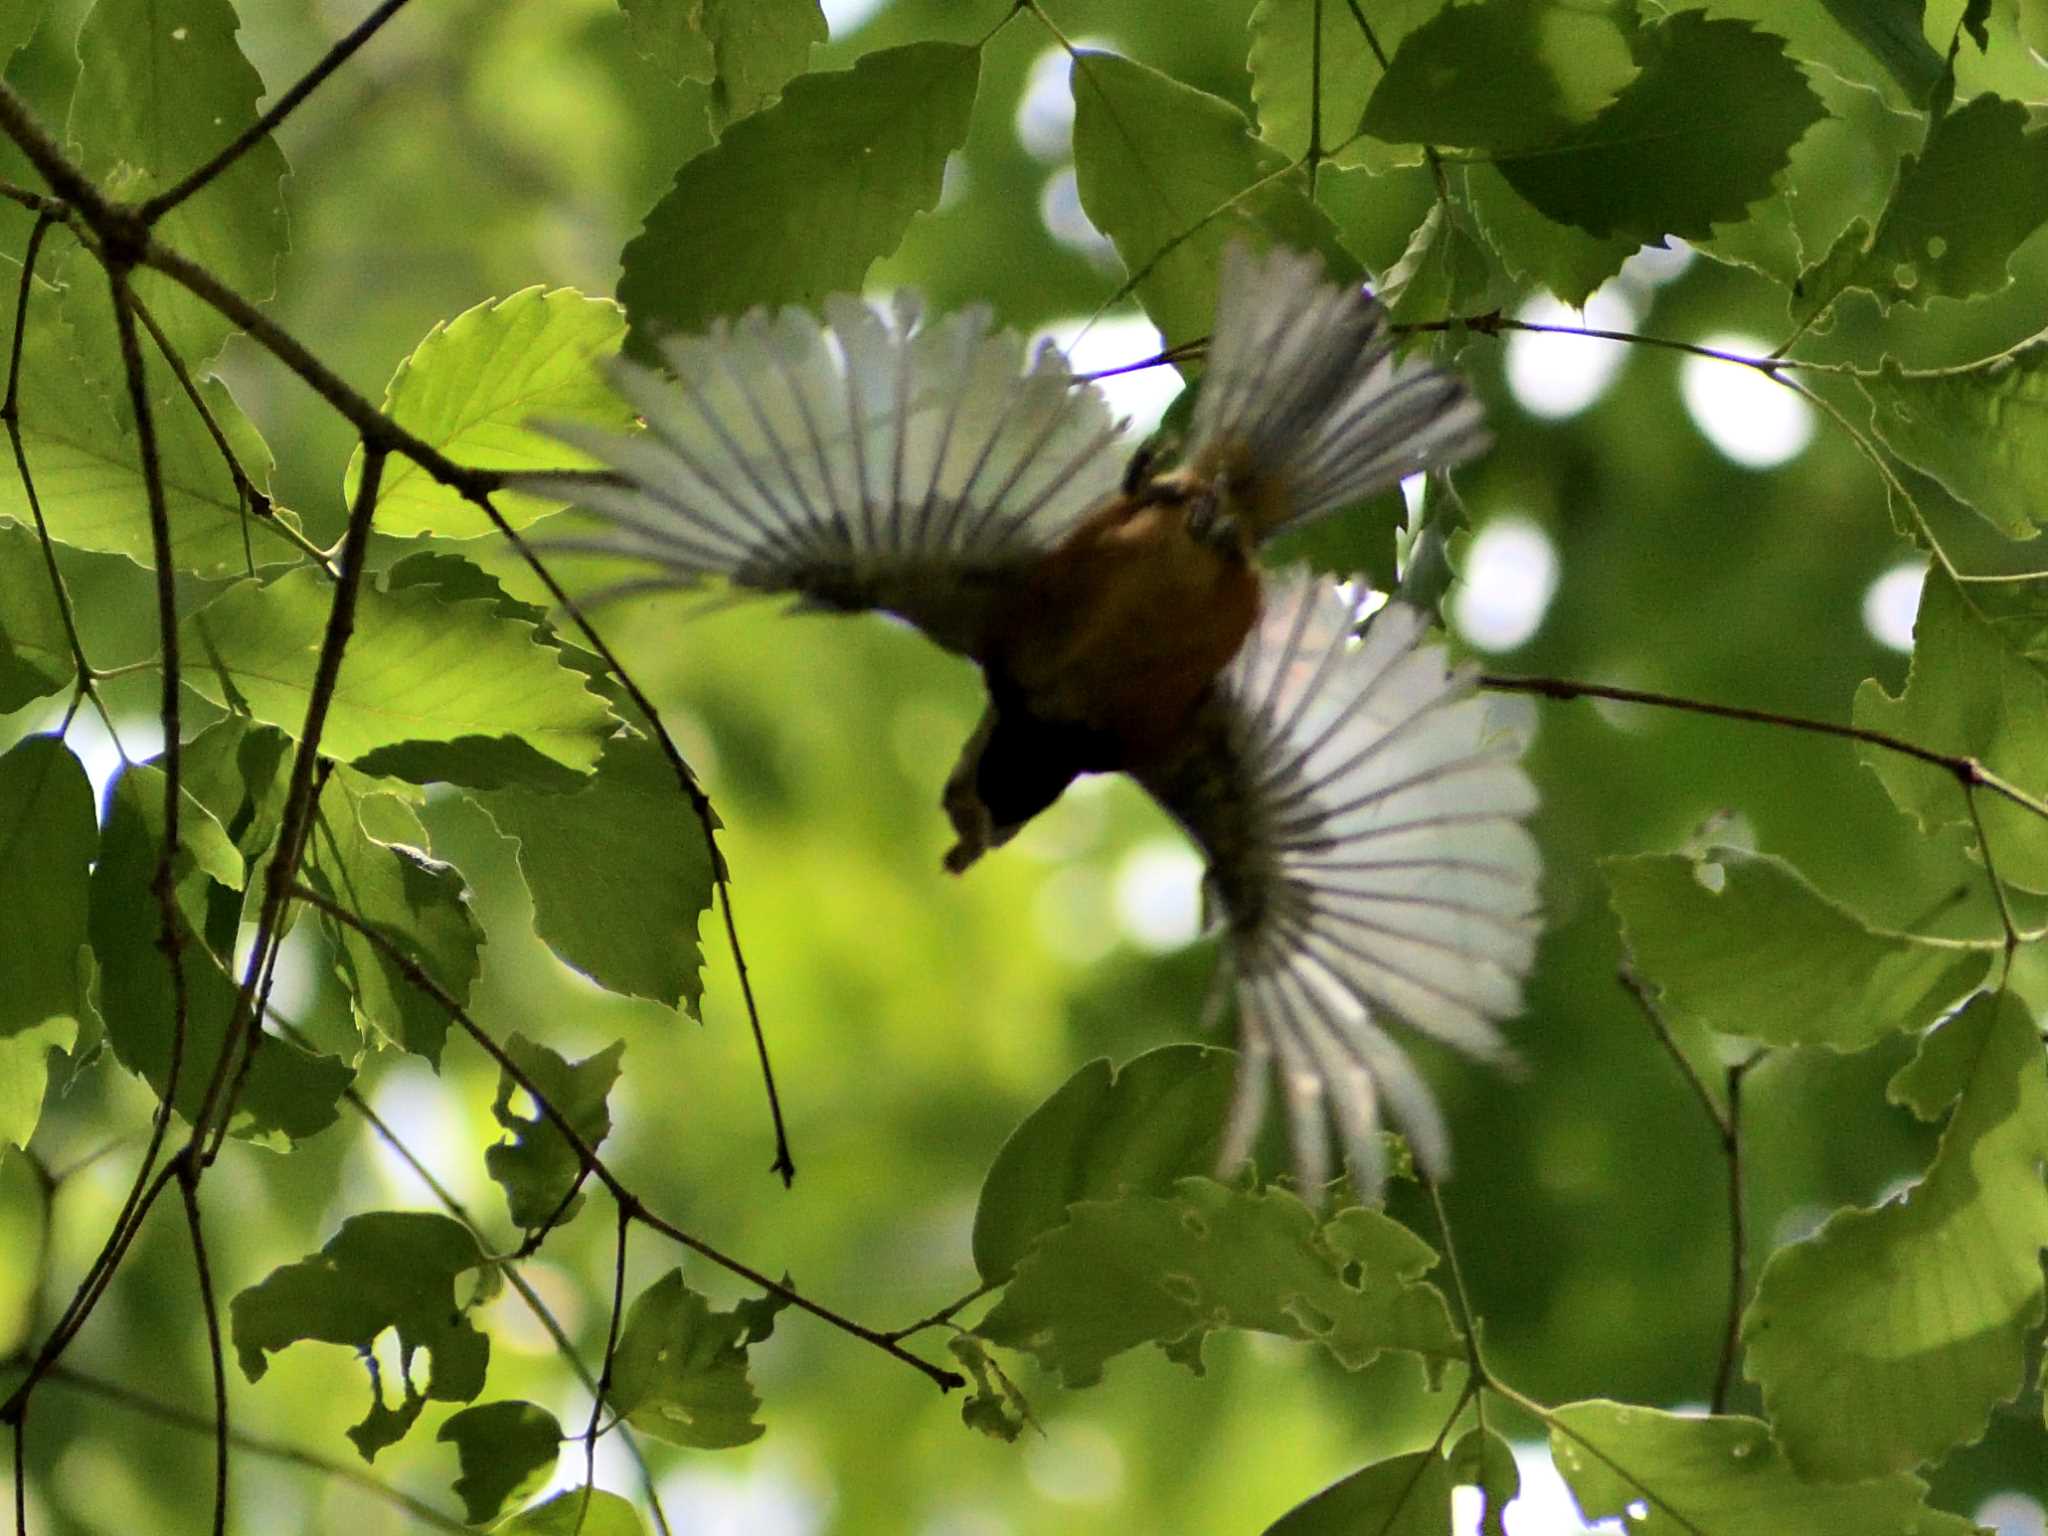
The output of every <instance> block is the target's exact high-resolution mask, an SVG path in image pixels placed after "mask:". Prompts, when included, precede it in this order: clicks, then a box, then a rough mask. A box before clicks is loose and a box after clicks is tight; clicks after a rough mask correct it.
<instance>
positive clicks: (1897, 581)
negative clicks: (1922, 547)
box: [1863, 560, 1927, 651]
mask: <svg viewBox="0 0 2048 1536" xmlns="http://www.w3.org/2000/svg"><path fill="white" fill-rule="evenodd" d="M1926 581H1927V566H1926V563H1925V562H1924V561H1920V560H1902V561H1900V562H1899V563H1898V564H1897V565H1895V566H1893V567H1892V568H1891V569H1890V570H1888V571H1886V572H1885V573H1884V574H1883V575H1882V576H1880V577H1878V578H1877V580H1875V581H1873V582H1872V583H1871V584H1870V586H1869V588H1868V589H1867V590H1865V592H1864V594H1863V627H1864V628H1865V629H1867V630H1869V631H1870V638H1871V639H1873V640H1875V641H1876V642H1877V643H1878V644H1879V645H1884V646H1889V647H1891V649H1893V650H1895V651H1910V650H1912V649H1913V620H1914V619H1915V618H1916V617H1917V616H1918V615H1919V612H1920V588H1921V587H1922V586H1923V585H1925V584H1926Z"/></svg>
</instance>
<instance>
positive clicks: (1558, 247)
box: [1464, 165, 1641, 309]
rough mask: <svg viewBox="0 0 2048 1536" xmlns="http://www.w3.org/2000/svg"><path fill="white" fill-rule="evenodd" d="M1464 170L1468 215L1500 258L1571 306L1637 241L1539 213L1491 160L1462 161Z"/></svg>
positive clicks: (1578, 305) (1589, 294)
mask: <svg viewBox="0 0 2048 1536" xmlns="http://www.w3.org/2000/svg"><path fill="white" fill-rule="evenodd" d="M1464 176H1465V187H1466V195H1467V197H1468V199H1469V201H1470V203H1471V208H1472V216H1473V219H1474V220H1475V221H1476V222H1477V224H1478V226H1479V229H1480V230H1481V231H1482V232H1483V233H1484V234H1485V236H1486V243H1487V244H1488V245H1490V246H1491V247H1493V249H1494V250H1495V251H1496V252H1497V253H1498V254H1499V256H1500V259H1501V262H1502V264H1503V265H1504V266H1506V267H1507V269H1508V270H1509V271H1510V272H1512V273H1514V274H1515V275H1516V276H1517V277H1519V278H1521V279H1522V281H1524V282H1528V283H1540V284H1542V285H1543V286H1544V287H1545V288H1548V289H1549V290H1550V291H1551V292H1552V293H1554V294H1556V295H1557V296H1558V298H1560V299H1562V300H1563V301H1564V302H1565V303H1567V304H1570V305H1571V306H1573V307H1574V308H1578V309H1583V308H1584V307H1585V303H1586V300H1588V299H1590V298H1591V297H1592V296H1593V290H1594V289H1596V288H1598V287H1599V286H1600V285H1601V284H1602V283H1604V282H1606V281H1607V279H1609V278H1610V277H1612V276H1614V274H1615V273H1617V272H1619V271H1620V270H1621V266H1622V263H1623V262H1625V261H1627V260H1628V259H1629V257H1631V256H1633V255H1634V254H1635V253H1636V250H1637V248H1638V246H1639V245H1640V244H1641V242H1639V241H1637V240H1635V239H1633V238H1631V237H1629V236H1627V235H1611V236H1607V237H1604V238H1603V237H1601V236H1598V235H1589V234H1587V233H1586V232H1585V231H1584V230H1583V229H1574V228H1573V227H1572V226H1571V225H1569V224H1561V223H1559V222H1558V221H1557V220H1555V219H1553V218H1551V217H1549V216H1548V215H1547V214H1544V213H1539V212H1538V211H1537V210H1536V209H1535V208H1534V207H1532V206H1531V205H1530V203H1529V200H1528V199H1527V198H1525V197H1523V196H1522V194H1521V193H1519V192H1517V191H1516V190H1515V189H1514V188H1513V187H1511V186H1509V185H1508V181H1507V178H1506V177H1504V176H1502V175H1501V173H1500V172H1499V171H1498V170H1496V169H1495V168H1494V167H1492V166H1490V165H1470V166H1466V167H1465V170H1464Z"/></svg>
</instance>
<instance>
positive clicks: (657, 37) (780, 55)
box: [619, 0, 826, 128]
mask: <svg viewBox="0 0 2048 1536" xmlns="http://www.w3.org/2000/svg"><path fill="white" fill-rule="evenodd" d="M619 5H620V9H621V10H623V11H624V12H625V13H626V30H627V33H628V35H629V36H630V37H631V38H632V39H633V48H634V51H635V52H637V53H639V54H641V55H643V56H644V57H646V58H647V59H649V60H651V61H652V62H653V63H654V65H655V67H656V68H657V69H659V70H661V72H662V73H663V74H665V75H667V76H668V77H669V78H670V79H671V80H708V81H710V82H711V104H710V105H711V122H712V126H713V127H716V128H723V127H724V126H725V124H727V123H729V122H731V121H733V120H734V119H735V118H741V117H746V116H748V115H749V114H751V113H754V112H758V111H760V110H761V108H763V107H765V106H766V105H768V103H770V102H771V101H773V100H774V99H775V98H776V97H777V96H778V95H780V94H781V92H782V88H783V86H785V85H786V84H788V83H789V81H790V80H791V79H792V78H794V77H795V76H797V75H800V74H802V73H803V72H804V69H805V67H806V66H807V65H808V64H809V62H810V57H811V45H812V44H813V43H822V42H824V41H825V33H826V27H825V17H824V13H823V12H821V11H820V10H819V9H818V0H619Z"/></svg>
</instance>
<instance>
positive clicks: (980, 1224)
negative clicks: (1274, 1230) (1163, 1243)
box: [974, 1045, 1237, 1285]
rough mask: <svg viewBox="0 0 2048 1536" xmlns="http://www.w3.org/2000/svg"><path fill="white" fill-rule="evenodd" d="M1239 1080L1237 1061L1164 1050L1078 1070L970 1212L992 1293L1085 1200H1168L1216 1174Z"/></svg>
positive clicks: (1035, 1114)
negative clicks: (1186, 1184)
mask: <svg viewBox="0 0 2048 1536" xmlns="http://www.w3.org/2000/svg"><path fill="white" fill-rule="evenodd" d="M1236 1080H1237V1053H1236V1052H1234V1051H1225V1050H1219V1049H1217V1048H1215V1047H1214V1046H1206V1045H1164V1046H1161V1047H1160V1048H1159V1049H1158V1050H1155V1051H1147V1052H1146V1053H1145V1054H1144V1055H1142V1056H1138V1057H1135V1058H1133V1059H1132V1060H1130V1061H1128V1062H1126V1063H1125V1064H1124V1066H1123V1068H1122V1070H1121V1071H1119V1070H1117V1069H1116V1068H1113V1067H1112V1066H1111V1065H1110V1063H1109V1061H1108V1059H1107V1058H1103V1059H1099V1060H1096V1061H1091V1062H1089V1063H1088V1065H1087V1066H1085V1067H1083V1068H1081V1070H1080V1071H1078V1072H1076V1073H1075V1074H1074V1075H1073V1076H1072V1077H1070V1078H1068V1079H1067V1080H1066V1082H1064V1083H1062V1084H1061V1085H1060V1087H1059V1089H1058V1090H1057V1091H1056V1092H1055V1093H1054V1094H1053V1095H1052V1097H1051V1098H1049V1099H1047V1100H1046V1101H1045V1102H1044V1103H1043V1104H1041V1105H1039V1106H1038V1108H1036V1109H1034V1110H1033V1111H1032V1112H1031V1113H1030V1114H1029V1115H1027V1116H1026V1117H1025V1119H1024V1122H1023V1123H1022V1124H1021V1125H1019V1126H1018V1127H1017V1129H1016V1130H1014V1131H1012V1132H1011V1133H1010V1139H1009V1140H1008V1141H1006V1142H1004V1143H1003V1148H1002V1150H1001V1151H1000V1152H998V1153H997V1154H996V1160H995V1162H994V1163H993V1164H991V1165H990V1167H989V1170H988V1177H987V1178H986V1179H985V1180H983V1182H982V1186H981V1200H980V1203H979V1204H978V1205H977V1206H976V1207H975V1212H974V1267H975V1269H976V1270H977V1271H978V1272H979V1273H980V1275H981V1278H982V1279H983V1280H984V1281H986V1282H988V1283H989V1284H991V1285H996V1284H1000V1283H1001V1282H1002V1281H1004V1280H1007V1279H1008V1278H1009V1277H1010V1274H1011V1272H1012V1271H1013V1270H1015V1269H1016V1267H1017V1264H1018V1262H1019V1261H1020V1260H1021V1259H1022V1258H1023V1257H1024V1255H1025V1253H1026V1252H1027V1251H1028V1250H1029V1249H1030V1247H1031V1245H1032V1244H1033V1243H1035V1242H1036V1241H1037V1240H1038V1239H1039V1238H1040V1237H1041V1236H1043V1235H1044V1234H1045V1233H1047V1232H1050V1231H1051V1230H1052V1229H1053V1228H1055V1227H1057V1226H1059V1225H1061V1224H1062V1223H1063V1222H1065V1221H1066V1219H1067V1207H1069V1206H1071V1205H1073V1204H1075V1203H1076V1202H1077V1201H1081V1200H1114V1199H1117V1198H1119V1197H1120V1196H1123V1195H1171V1194H1172V1193H1173V1190H1174V1186H1175V1185H1176V1184H1177V1183H1178V1182H1179V1181H1180V1180H1181V1179H1183V1178H1186V1177H1187V1176H1188V1175H1190V1174H1204V1173H1211V1172H1214V1171H1215V1168H1216V1159H1217V1155H1218V1154H1219V1152H1220V1151H1221V1150H1222V1146H1223V1126H1224V1118H1225V1116H1226V1114H1227V1112H1228V1110H1229V1106H1230V1101H1231V1095H1232V1093H1233V1092H1234V1089H1235V1084H1236Z"/></svg>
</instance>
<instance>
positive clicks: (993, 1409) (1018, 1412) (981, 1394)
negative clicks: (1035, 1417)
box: [946, 1333, 1032, 1445]
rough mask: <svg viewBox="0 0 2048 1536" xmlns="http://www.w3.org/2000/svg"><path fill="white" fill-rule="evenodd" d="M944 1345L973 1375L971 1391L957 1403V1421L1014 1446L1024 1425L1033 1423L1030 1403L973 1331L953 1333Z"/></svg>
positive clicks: (1022, 1431) (968, 1372)
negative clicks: (958, 1412) (958, 1407)
mask: <svg viewBox="0 0 2048 1536" xmlns="http://www.w3.org/2000/svg"><path fill="white" fill-rule="evenodd" d="M946 1348H947V1350H948V1351H949V1352H950V1353H951V1354H952V1356H953V1358H954V1359H955V1360H957V1361H959V1362H960V1366H961V1368H962V1369H963V1370H965V1371H966V1372H967V1374H968V1375H970V1376H972V1377H973V1378H974V1390H973V1391H972V1392H970V1393H968V1394H967V1397H966V1399H965V1400H964V1401H963V1402H962V1403H961V1404H960V1422H961V1423H963V1424H965V1425H966V1426H967V1427H968V1428H969V1429H975V1430H979V1431H980V1432H981V1433H982V1434H984V1435H987V1436H988V1437H989V1438H990V1439H991V1440H1000V1441H1002V1442H1003V1443H1004V1444H1005V1445H1014V1444H1015V1443H1016V1440H1017V1437H1018V1436H1019V1435H1021V1434H1023V1433H1024V1426H1025V1425H1027V1424H1029V1423H1031V1422H1032V1418H1031V1405H1030V1404H1029V1403H1027V1402H1026V1401H1025V1400H1024V1394H1023V1393H1022V1392H1021V1391H1019V1390H1018V1387H1017V1384H1016V1383H1015V1382H1014V1381H1012V1380H1010V1378H1009V1377H1008V1376H1005V1375H1004V1374H1003V1368H1002V1367H1001V1366H999V1365H997V1364H996V1362H995V1357H994V1356H993V1355H991V1354H990V1353H989V1352H988V1351H987V1350H986V1349H984V1348H983V1347H982V1343H981V1340H979V1339H977V1338H976V1337H975V1336H974V1335H973V1334H971V1333H956V1334H954V1335H953V1337H952V1338H950V1339H948V1340H947V1341H946Z"/></svg>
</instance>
